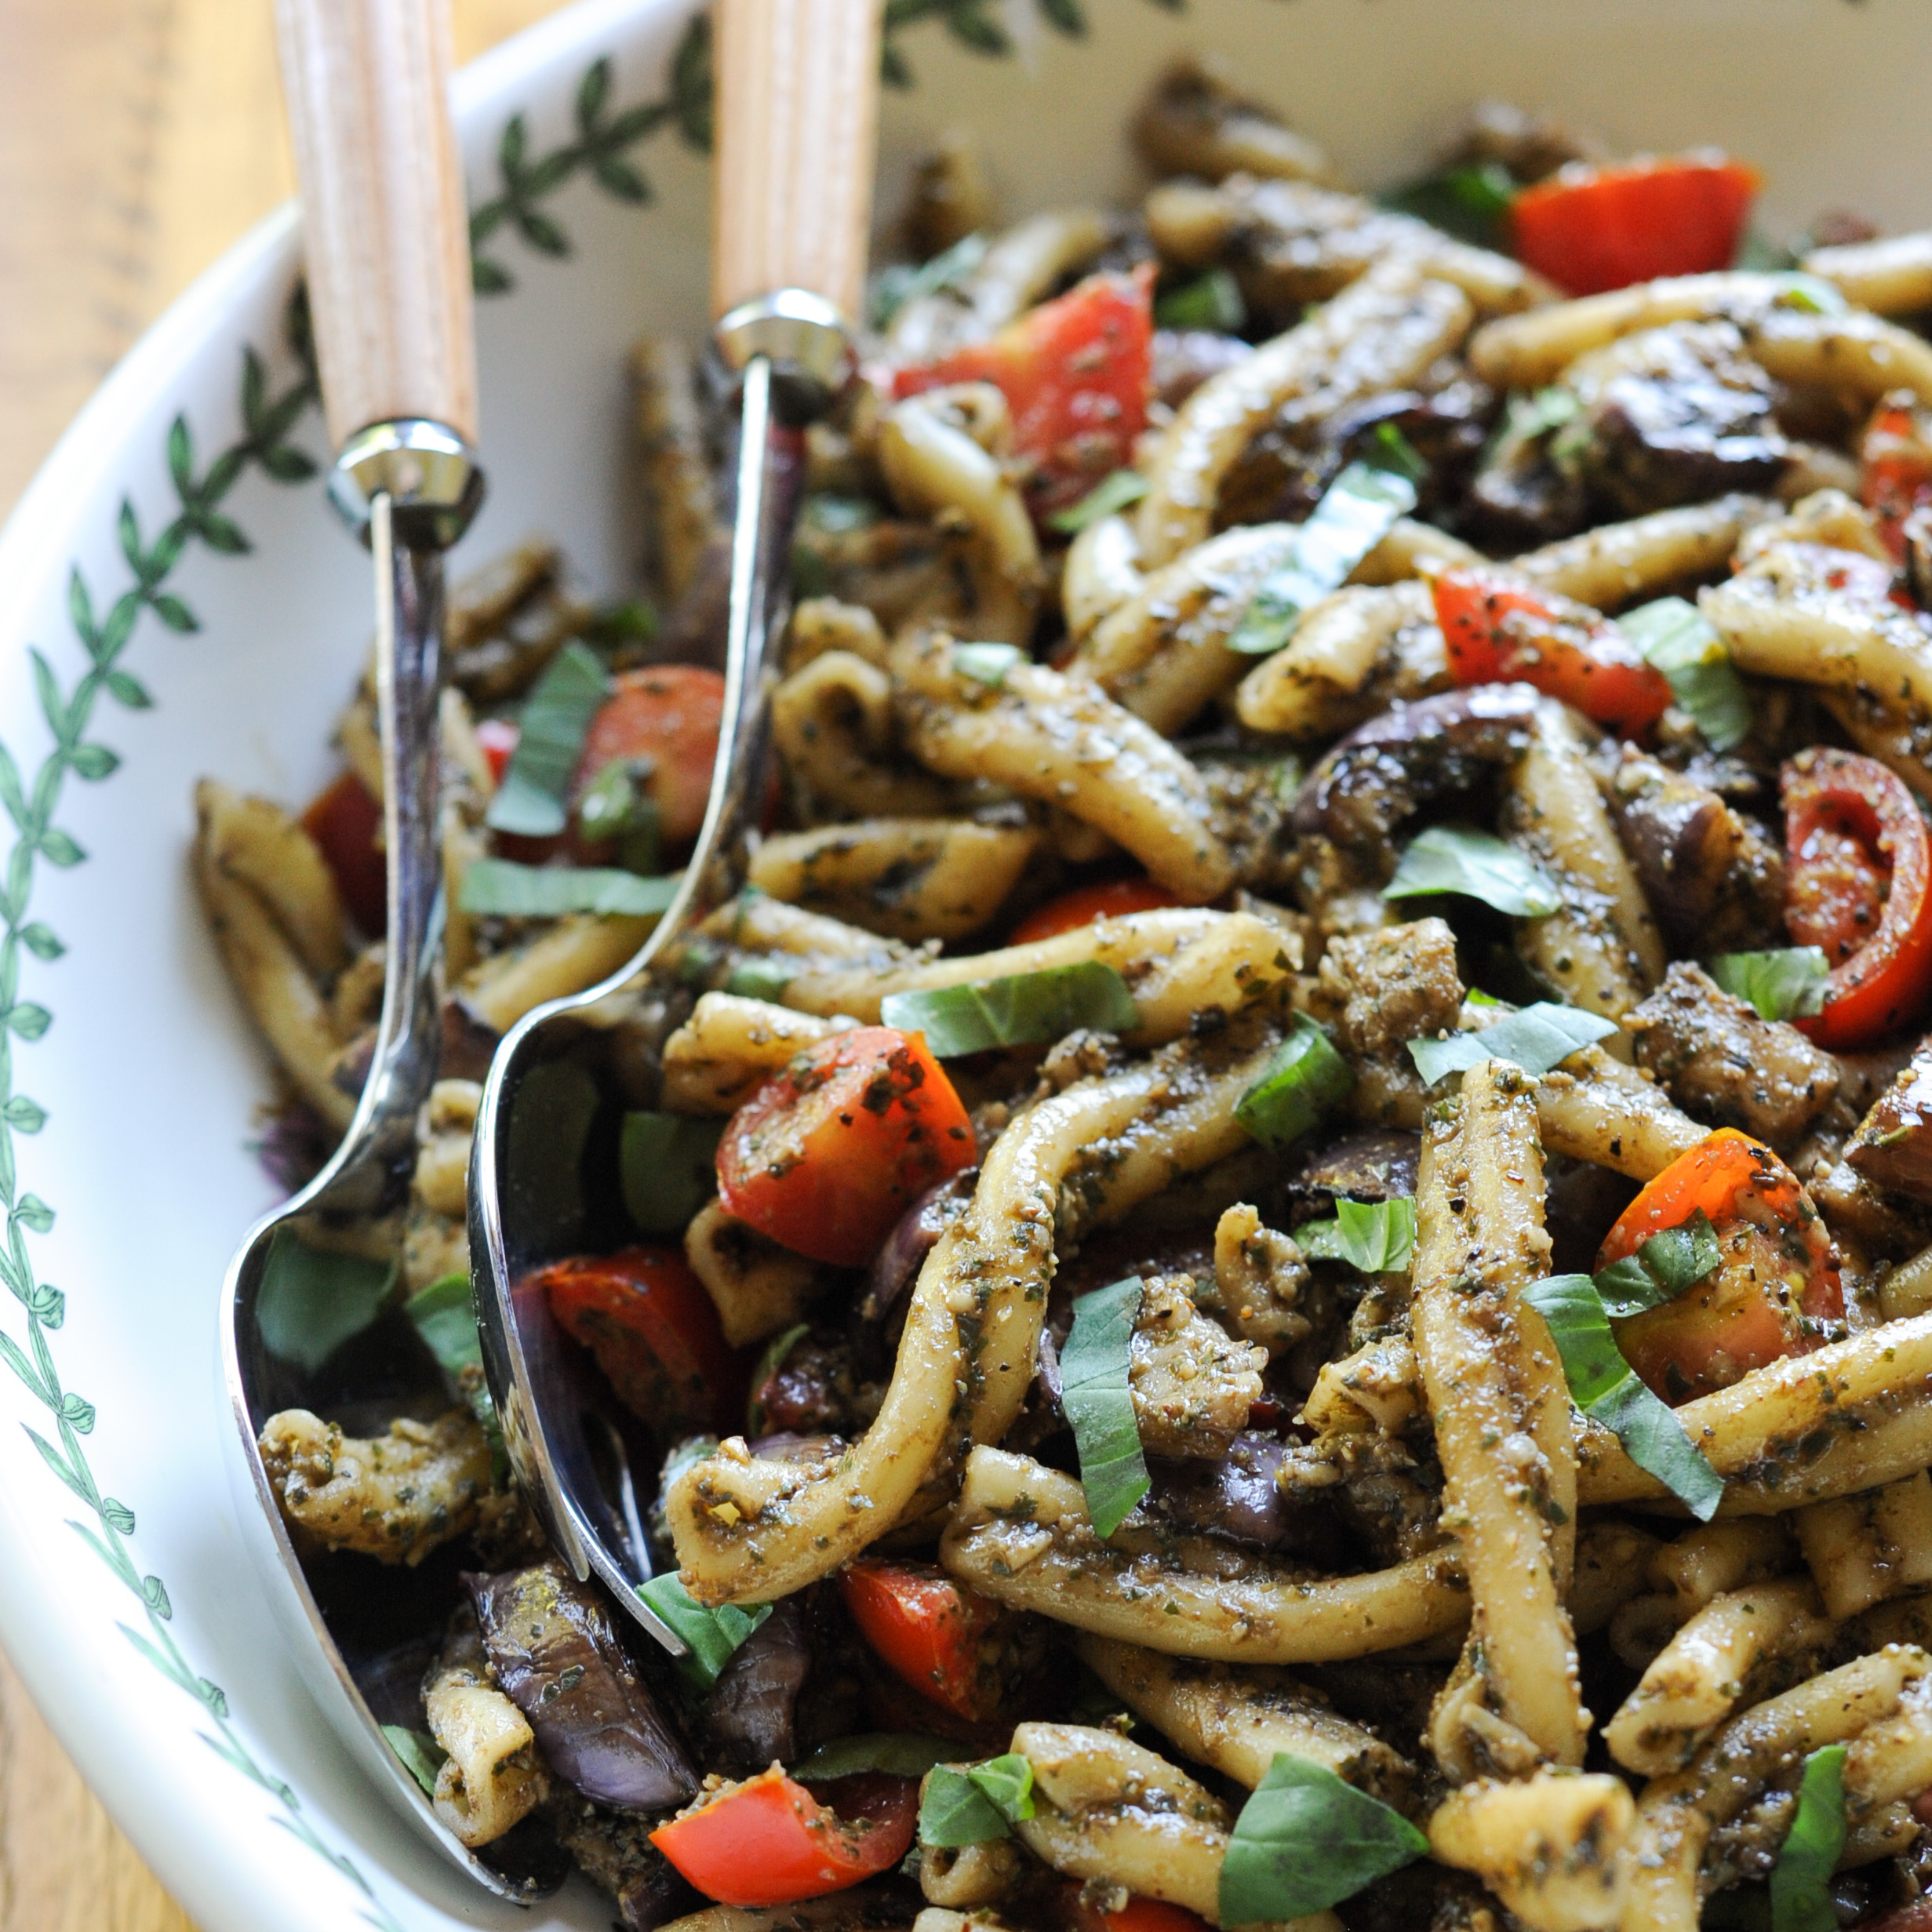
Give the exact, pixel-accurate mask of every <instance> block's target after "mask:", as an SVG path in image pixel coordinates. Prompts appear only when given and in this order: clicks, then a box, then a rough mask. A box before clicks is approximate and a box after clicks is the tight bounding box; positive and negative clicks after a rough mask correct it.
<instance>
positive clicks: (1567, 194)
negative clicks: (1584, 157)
mask: <svg viewBox="0 0 1932 1932" xmlns="http://www.w3.org/2000/svg"><path fill="white" fill-rule="evenodd" d="M1761 184H1762V182H1761V177H1760V176H1759V173H1758V172H1757V170H1756V169H1755V168H1747V167H1745V166H1744V165H1743V163H1742V162H1736V161H1732V160H1730V159H1729V158H1727V157H1726V156H1725V155H1718V154H1695V155H1676V156H1666V157H1664V158H1659V159H1657V160H1646V161H1635V162H1628V163H1627V164H1625V166H1621V167H1615V168H1592V167H1591V166H1588V164H1587V163H1585V162H1571V163H1570V165H1569V166H1567V167H1566V168H1563V169H1560V170H1559V172H1558V173H1555V174H1554V175H1552V176H1551V177H1550V178H1549V179H1548V180H1547V181H1539V182H1538V183H1537V184H1536V185H1535V186H1534V187H1526V188H1525V189H1524V190H1523V192H1522V193H1521V194H1520V195H1518V196H1517V197H1516V198H1515V202H1513V203H1512V205H1511V207H1510V211H1509V217H1510V235H1511V240H1512V246H1513V247H1514V249H1515V255H1516V259H1517V260H1519V261H1520V262H1522V263H1523V264H1524V266H1525V267H1530V268H1534V270H1535V271H1537V274H1539V275H1547V276H1548V278H1550V280H1551V281H1552V282H1555V284H1556V286H1558V287H1559V289H1563V290H1564V291H1565V292H1566V293H1568V294H1570V295H1595V294H1597V293H1599V292H1600V291H1602V290H1603V289H1621V288H1626V287H1628V286H1629V284H1630V283H1632V282H1648V281H1650V280H1651V279H1652V278H1654V277H1656V276H1657V275H1702V274H1704V273H1705V272H1706V271H1708V270H1712V269H1717V268H1728V267H1730V265H1731V263H1732V262H1733V261H1734V260H1735V259H1736V257H1737V244H1738V242H1739V241H1740V240H1741V238H1742V237H1743V235H1744V231H1745V217H1746V216H1748V214H1749V213H1750V212H1751V203H1752V198H1753V197H1754V196H1755V195H1756V194H1757V191H1758V189H1759V186H1760V185H1761Z"/></svg>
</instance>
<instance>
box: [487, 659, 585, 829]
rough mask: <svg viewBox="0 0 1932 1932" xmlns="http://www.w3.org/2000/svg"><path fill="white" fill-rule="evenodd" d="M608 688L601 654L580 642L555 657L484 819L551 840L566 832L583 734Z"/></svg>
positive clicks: (527, 707)
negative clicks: (567, 798) (566, 813)
mask: <svg viewBox="0 0 1932 1932" xmlns="http://www.w3.org/2000/svg"><path fill="white" fill-rule="evenodd" d="M609 688H610V679H609V673H608V672H607V671H606V670H605V669H604V667H603V665H602V664H601V663H600V662H599V660H598V657H597V654H596V653H595V651H592V650H591V649H588V647H587V646H584V645H582V644H580V643H579V642H577V639H575V638H573V639H571V640H570V642H569V643H567V644H566V645H565V646H564V647H563V649H562V650H560V651H559V652H558V653H557V654H556V656H555V657H553V658H551V660H550V662H549V664H548V665H547V666H546V667H545V668H544V675H542V676H541V677H540V678H539V679H537V688H536V689H534V690H533V691H532V692H531V693H530V694H529V697H528V698H526V700H524V704H523V710H522V714H521V715H519V716H518V719H517V743H516V749H515V751H512V752H511V754H510V765H509V769H508V770H507V771H505V772H504V775H503V783H502V784H500V785H499V786H498V787H497V793H496V796H495V797H494V798H493V799H491V800H490V802H489V811H488V812H487V813H486V814H485V815H484V817H485V822H486V824H488V825H489V827H490V828H491V829H492V830H493V831H509V832H516V833H518V834H519V835H522V837H524V838H526V839H548V838H549V837H551V835H553V834H555V833H557V832H560V831H562V830H563V828H564V809H563V802H564V799H565V796H566V794H567V793H568V792H569V789H570V780H571V779H572V778H573V777H574V776H575V774H576V772H577V761H578V759H580V758H581V757H582V756H583V755H584V733H585V732H587V731H588V730H590V728H591V719H593V718H595V716H596V715H597V711H598V708H599V706H600V705H601V704H602V703H603V701H604V698H605V695H606V693H607V692H608V691H609Z"/></svg>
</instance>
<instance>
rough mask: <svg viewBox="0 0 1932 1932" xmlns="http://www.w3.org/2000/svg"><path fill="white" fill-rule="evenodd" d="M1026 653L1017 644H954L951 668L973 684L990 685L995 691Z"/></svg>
mask: <svg viewBox="0 0 1932 1932" xmlns="http://www.w3.org/2000/svg"><path fill="white" fill-rule="evenodd" d="M1025 656H1026V653H1024V651H1022V650H1021V649H1020V647H1019V646H1017V644H984V643H978V644H955V645H954V646H953V647H952V668H953V669H954V670H955V671H957V672H958V673H959V675H960V676H961V677H962V678H970V679H972V680H973V682H974V683H975V684H984V685H990V686H991V687H992V689H994V690H995V691H997V690H999V689H1001V688H1002V686H1004V685H1005V683H1006V674H1007V673H1008V672H1009V671H1011V670H1012V669H1013V666H1014V665H1015V664H1020V663H1021V662H1023V661H1024V658H1025Z"/></svg>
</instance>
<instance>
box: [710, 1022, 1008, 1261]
mask: <svg viewBox="0 0 1932 1932" xmlns="http://www.w3.org/2000/svg"><path fill="white" fill-rule="evenodd" d="M975 1159H977V1154H976V1152H975V1148H974V1143H973V1123H972V1122H971V1121H970V1120H969V1119H967V1117H966V1108H964V1107H963V1106H962V1104H960V1101H959V1095H958V1094H957V1093H955V1092H954V1091H953V1086H952V1082H951V1081H950V1080H948V1079H947V1078H946V1076H945V1074H944V1072H942V1071H941V1068H940V1064H939V1062H938V1061H937V1060H935V1059H934V1058H933V1056H932V1055H931V1054H930V1053H928V1052H927V1051H926V1036H925V1035H923V1034H922V1033H898V1032H895V1031H893V1029H892V1028H890V1027H882V1026H862V1027H856V1028H853V1030H852V1031H850V1032H848V1033H835V1034H833V1035H831V1036H830V1037H829V1038H828V1039H822V1040H816V1041H814V1042H813V1043H812V1045H810V1046H807V1047H806V1048H805V1049H804V1050H802V1052H800V1053H796V1054H795V1055H794V1056H793V1057H792V1058H791V1061H790V1063H789V1064H788V1065H787V1066H786V1068H785V1069H784V1072H782V1073H779V1074H775V1075H773V1077H772V1078H771V1079H769V1080H767V1081H766V1082H765V1084H764V1085H763V1086H762V1087H760V1088H759V1090H758V1091H757V1092H756V1093H754V1094H753V1095H752V1096H751V1098H750V1099H749V1100H748V1101H746V1102H745V1103H744V1105H743V1106H742V1107H740V1108H739V1109H738V1111H737V1112H736V1113H735V1114H733V1115H732V1117H731V1120H730V1124H729V1125H728V1126H726V1129H725V1132H724V1137H723V1139H722V1140H721V1141H719V1144H718V1197H719V1200H721V1201H722V1202H723V1203H724V1206H725V1210H726V1213H730V1214H735V1215H736V1216H737V1218H738V1219H739V1220H740V1221H747V1222H748V1223H750V1224H751V1226H752V1227H754V1228H757V1229H758V1231H759V1233H761V1234H764V1235H770V1237H771V1238H772V1239H773V1240H774V1241H776V1242H777V1243H780V1245H781V1246H785V1247H788V1248H790V1249H791V1250H793V1251H794V1252H795V1253H799V1254H809V1255H810V1257H812V1258H813V1260H814V1261H831V1262H833V1263H835V1264H837V1265H839V1266H840V1267H842V1268H857V1267H858V1266H860V1264H863V1263H864V1262H867V1261H870V1260H871V1258H872V1257H873V1256H874V1255H875V1253H877V1252H878V1251H879V1247H880V1246H881V1244H882V1243H883V1242H884V1240H885V1239H886V1236H887V1235H889V1234H890V1233H891V1232H892V1231H893V1228H894V1227H895V1226H896V1225H897V1222H898V1220H899V1217H900V1216H901V1214H903V1213H904V1212H905V1210H907V1208H908V1207H909V1206H911V1204H912V1202H914V1201H915V1200H916V1199H918V1198H919V1195H922V1194H923V1193H924V1192H926V1189H927V1188H930V1187H931V1186H932V1185H933V1183H934V1182H936V1181H944V1179H945V1178H946V1177H947V1176H948V1174H955V1173H958V1172H959V1170H960V1169H961V1168H962V1167H970V1166H972V1164H973V1161H974V1160H975Z"/></svg>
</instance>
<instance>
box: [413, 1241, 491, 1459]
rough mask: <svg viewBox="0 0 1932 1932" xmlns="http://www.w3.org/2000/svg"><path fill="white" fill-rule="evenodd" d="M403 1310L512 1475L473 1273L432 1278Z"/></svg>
mask: <svg viewBox="0 0 1932 1932" xmlns="http://www.w3.org/2000/svg"><path fill="white" fill-rule="evenodd" d="M402 1312H403V1314H404V1315H406V1316H407V1317H408V1319H409V1323H410V1325H411V1326H413V1328H414V1329H415V1330H416V1332H417V1334H419V1335H420V1336H421V1337H422V1338H423V1343H424V1347H426V1348H428V1350H429V1352H430V1353H431V1355H434V1356H435V1358H436V1366H438V1368H440V1369H441V1370H442V1372H443V1374H445V1375H446V1376H448V1377H449V1383H450V1386H451V1387H452V1388H453V1389H454V1390H455V1391H456V1392H457V1394H459V1395H461V1396H463V1397H464V1399H465V1400H466V1401H467V1402H468V1403H469V1405H470V1413H471V1414H472V1415H473V1416H475V1418H476V1420H477V1421H478V1423H479V1424H481V1425H482V1431H483V1433H484V1435H486V1436H487V1437H488V1438H489V1448H490V1454H491V1457H492V1459H493V1461H494V1462H495V1464H496V1467H497V1474H498V1475H507V1474H508V1471H509V1467H510V1464H509V1452H508V1450H506V1449H505V1448H504V1440H503V1425H502V1424H501V1423H500V1422H499V1421H497V1405H496V1403H494V1402H493V1401H492V1400H491V1399H490V1393H489V1384H487V1383H486V1382H485V1381H484V1380H483V1377H482V1367H483V1343H482V1337H481V1336H479V1335H478V1333H477V1332H476V1307H475V1303H474V1302H473V1301H471V1297H470V1278H469V1276H468V1275H460V1274H459V1275H443V1276H442V1278H441V1279H439V1280H437V1281H433V1282H431V1283H430V1284H429V1286H428V1287H427V1288H424V1289H423V1290H420V1292H419V1293H416V1294H413V1295H411V1296H410V1297H409V1300H408V1301H406V1302H404V1303H403V1304H402Z"/></svg>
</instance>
